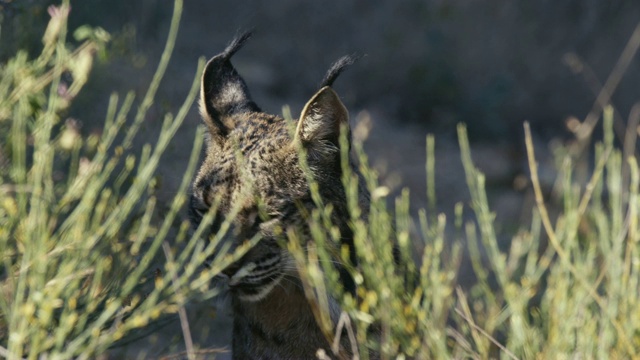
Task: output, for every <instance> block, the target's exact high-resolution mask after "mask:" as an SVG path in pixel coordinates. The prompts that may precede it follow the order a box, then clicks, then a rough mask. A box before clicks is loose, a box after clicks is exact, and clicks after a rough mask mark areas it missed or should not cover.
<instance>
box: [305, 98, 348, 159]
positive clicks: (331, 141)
mask: <svg viewBox="0 0 640 360" xmlns="http://www.w3.org/2000/svg"><path fill="white" fill-rule="evenodd" d="M343 124H344V125H346V126H349V112H348V111H347V109H346V108H345V107H344V105H343V104H342V101H340V98H339V97H338V94H336V92H335V91H333V89H331V88H330V87H329V86H325V87H323V88H322V89H320V91H318V92H317V93H316V94H315V95H313V97H312V98H311V100H309V102H307V104H306V105H305V106H304V109H302V113H301V114H300V120H299V121H298V127H297V129H296V141H297V142H299V143H301V144H302V145H303V146H305V147H307V148H309V150H310V151H316V152H317V151H320V152H326V151H327V150H337V149H338V146H339V143H340V127H341V126H342V125H343Z"/></svg>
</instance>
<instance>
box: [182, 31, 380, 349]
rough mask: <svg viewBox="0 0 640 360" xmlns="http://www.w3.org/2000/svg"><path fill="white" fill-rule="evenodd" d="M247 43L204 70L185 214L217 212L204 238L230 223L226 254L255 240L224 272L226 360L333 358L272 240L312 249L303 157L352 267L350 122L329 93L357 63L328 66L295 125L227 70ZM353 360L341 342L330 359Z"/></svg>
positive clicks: (288, 260)
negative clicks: (200, 144)
mask: <svg viewBox="0 0 640 360" xmlns="http://www.w3.org/2000/svg"><path fill="white" fill-rule="evenodd" d="M249 37H250V34H249V33H245V34H243V35H241V36H239V37H237V38H236V39H234V40H233V41H232V42H231V43H230V44H229V46H228V47H227V48H226V49H225V50H224V51H223V52H222V53H220V54H218V55H216V56H215V57H213V58H212V59H211V60H210V61H209V62H208V64H207V66H206V68H205V70H204V73H203V75H202V84H201V90H200V112H201V115H202V118H203V120H204V123H205V124H206V126H207V127H208V134H207V148H206V156H205V159H204V161H203V163H202V165H201V167H200V170H199V172H198V174H197V176H196V178H195V181H194V183H193V191H192V196H191V199H190V206H189V214H190V217H191V220H192V223H193V225H194V226H198V225H199V224H200V222H201V221H202V219H203V217H204V216H205V214H206V213H207V211H208V210H209V209H210V208H211V207H212V206H214V204H215V207H216V209H217V211H216V214H217V215H216V217H215V219H214V221H213V225H212V226H211V228H210V229H208V230H207V231H208V234H209V235H213V234H216V233H217V232H218V231H219V230H220V226H221V224H222V223H223V221H224V220H225V219H227V218H233V225H232V227H231V229H230V230H229V231H228V232H227V235H226V236H225V238H224V239H223V241H222V242H221V246H220V247H221V248H222V247H225V246H226V247H225V248H226V249H228V250H226V251H233V250H234V249H235V248H237V247H238V246H240V245H241V244H243V243H245V242H246V241H248V240H250V239H256V238H259V239H260V240H259V241H258V243H257V244H256V245H255V246H254V247H253V248H251V250H249V251H248V252H247V253H246V254H245V255H244V256H243V257H242V258H241V259H240V260H238V261H237V262H235V263H233V264H231V265H230V266H228V267H227V268H226V269H224V270H223V271H222V272H223V274H224V275H226V277H227V281H228V286H229V288H230V295H231V304H232V311H233V345H232V351H233V358H234V359H315V358H316V353H317V351H318V350H319V349H324V351H325V352H326V353H327V354H332V352H331V350H330V344H329V342H328V340H327V338H326V337H325V335H324V334H323V333H322V331H321V330H320V328H319V326H318V325H317V323H316V320H315V318H314V316H313V313H312V311H311V307H310V305H309V303H308V302H307V299H306V298H305V295H304V292H303V289H302V284H301V280H300V277H299V275H298V272H297V270H296V266H295V263H294V260H293V258H292V256H291V255H290V254H289V253H288V251H287V249H285V248H283V247H282V246H281V244H282V242H280V241H279V240H278V239H281V238H282V235H279V230H280V231H287V229H292V228H295V229H297V231H299V232H300V234H302V240H301V241H302V242H303V246H307V244H309V243H310V242H312V241H313V239H312V237H311V236H310V235H309V227H308V221H309V220H308V217H309V214H310V213H311V211H312V210H313V209H314V208H315V207H316V205H315V204H314V201H313V200H312V197H311V190H310V186H309V183H308V181H307V179H308V174H305V172H304V171H303V168H302V167H301V165H300V159H299V156H300V155H299V154H301V151H300V149H301V148H302V149H304V150H305V153H306V154H307V155H306V162H307V164H308V167H309V168H310V169H311V172H312V176H313V177H314V179H315V181H317V183H318V185H319V193H320V195H321V197H322V200H323V203H324V204H331V206H332V208H333V212H332V216H333V219H332V220H333V223H334V224H336V226H337V227H338V228H339V230H340V236H341V241H342V245H347V246H348V247H349V248H350V250H351V253H350V254H351V261H352V262H355V254H354V251H353V235H352V232H351V229H350V227H349V223H348V221H349V214H348V210H347V201H346V195H345V190H344V187H343V185H342V181H341V172H342V167H341V163H340V141H339V138H340V129H341V128H348V122H349V114H348V111H347V109H346V108H345V106H344V105H343V104H342V102H341V101H340V98H339V97H338V95H337V94H336V92H335V91H334V90H333V89H332V85H333V82H334V80H335V79H336V78H337V77H338V75H339V74H340V73H341V72H342V70H343V69H344V68H345V67H346V66H348V65H350V64H351V63H353V61H354V59H353V58H352V57H349V56H347V57H343V58H341V59H339V60H338V61H337V62H335V63H334V64H333V65H332V66H331V67H330V69H329V70H328V72H327V74H326V76H325V78H324V80H323V81H322V83H321V85H320V87H319V90H318V91H317V92H316V93H315V94H313V96H311V98H310V100H309V101H308V102H307V104H306V105H305V106H304V109H303V110H302V113H301V114H300V117H299V119H298V120H297V122H296V124H291V123H290V121H287V120H285V119H284V118H282V117H280V116H277V115H271V114H267V113H264V112H262V110H261V109H260V107H258V105H257V104H256V103H255V102H254V101H253V100H252V99H251V96H250V94H249V90H248V89H247V85H246V84H245V82H244V80H243V79H242V77H240V75H239V74H238V72H237V71H236V70H235V68H234V67H233V65H232V64H231V57H232V56H233V55H234V53H236V51H238V50H239V49H240V48H241V47H242V45H243V44H244V43H245V42H246V40H248V39H249ZM294 128H295V131H291V129H294ZM349 144H350V140H349ZM351 166H352V168H353V165H351ZM354 171H355V169H354ZM361 188H362V187H361ZM359 197H360V200H359V201H360V203H361V206H362V207H363V208H366V206H367V204H368V201H369V200H368V195H367V194H366V192H365V191H364V190H361V193H360V195H359ZM220 251H221V250H220ZM218 252H219V251H218ZM216 255H217V253H214V256H216ZM342 265H343V264H336V265H335V266H336V267H337V269H338V270H339V271H340V274H341V280H342V282H343V285H344V287H345V289H346V290H347V291H353V288H354V285H353V281H352V280H351V278H350V277H349V275H348V273H347V271H346V270H345V269H344V268H343V266H342ZM352 265H353V264H352ZM330 310H331V318H332V320H333V321H334V324H335V323H336V322H337V320H338V317H339V315H340V307H339V305H338V302H337V301H336V300H335V299H330ZM331 357H332V358H336V355H331ZM351 357H352V354H351V344H350V343H349V341H348V339H347V337H346V336H342V338H341V346H340V353H339V354H338V355H337V358H345V359H347V358H351ZM370 357H372V358H377V356H376V355H375V354H371V355H370Z"/></svg>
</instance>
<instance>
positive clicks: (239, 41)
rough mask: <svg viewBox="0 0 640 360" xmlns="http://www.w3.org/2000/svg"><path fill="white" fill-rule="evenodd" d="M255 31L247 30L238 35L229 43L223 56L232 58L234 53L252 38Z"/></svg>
mask: <svg viewBox="0 0 640 360" xmlns="http://www.w3.org/2000/svg"><path fill="white" fill-rule="evenodd" d="M252 35H253V33H252V32H251V31H246V32H244V33H242V34H240V36H236V37H235V38H234V39H233V40H231V43H230V44H229V45H227V48H226V49H224V52H223V53H222V54H221V55H222V57H223V58H225V59H230V58H231V57H232V56H233V54H235V53H236V52H237V51H238V50H240V48H241V47H243V46H244V43H245V42H247V40H249V39H250V38H251V36H252Z"/></svg>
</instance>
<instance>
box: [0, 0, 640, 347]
mask: <svg viewBox="0 0 640 360" xmlns="http://www.w3.org/2000/svg"><path fill="white" fill-rule="evenodd" d="M181 5H182V1H181V0H176V1H175V9H174V16H173V19H172V25H171V30H170V33H169V38H168V40H167V45H166V48H165V51H164V53H163V55H162V58H161V60H160V64H159V66H158V70H157V72H156V74H155V76H154V78H153V80H152V83H151V84H150V86H149V89H148V92H147V93H146V95H145V96H144V98H143V99H142V100H141V101H140V103H139V107H138V109H137V111H136V112H135V114H134V115H133V116H130V115H129V114H130V111H131V109H132V107H133V104H134V96H133V94H132V93H129V94H128V95H127V96H125V98H124V99H122V100H121V99H120V97H119V96H118V95H117V94H114V95H112V96H111V98H110V105H109V110H108V112H107V114H106V119H105V123H104V129H105V130H104V133H103V134H102V135H100V136H89V137H87V138H83V137H82V136H81V135H80V133H79V131H78V129H77V127H76V126H75V124H74V122H73V121H72V120H67V121H64V122H63V121H62V119H64V117H65V116H64V114H65V111H66V109H67V108H68V106H69V104H70V103H71V101H73V98H74V97H75V96H76V95H77V94H78V92H79V91H80V90H81V89H82V86H83V85H84V83H85V82H86V80H87V78H88V76H89V74H90V69H91V64H92V61H93V57H94V55H95V53H96V52H98V51H103V50H104V47H105V43H106V41H107V40H108V34H106V33H105V32H104V31H103V30H101V29H92V28H89V27H82V28H80V29H78V30H77V31H76V32H75V37H76V39H77V40H78V41H81V43H80V45H78V46H76V47H75V48H73V47H71V45H70V44H68V43H67V42H66V38H67V29H66V20H67V15H68V11H69V5H68V1H65V2H63V4H62V5H61V6H60V7H52V8H50V14H51V17H52V18H51V21H50V22H49V25H48V27H47V30H46V32H45V35H44V37H43V43H44V48H43V50H42V52H41V54H40V55H39V56H38V57H36V58H33V59H29V58H28V56H27V54H26V53H24V52H18V53H17V54H16V55H15V56H14V57H13V58H12V59H10V60H9V61H8V62H7V63H6V64H4V65H2V67H1V68H0V99H1V100H0V139H1V140H2V148H0V249H2V251H1V253H0V259H1V262H0V355H1V356H4V357H7V358H22V357H28V358H39V357H41V356H42V357H51V358H93V357H95V356H97V355H98V354H102V353H104V352H105V351H107V350H108V349H109V348H110V347H112V346H114V345H116V344H117V343H118V342H119V341H122V340H123V339H125V338H126V337H127V336H130V335H131V333H132V332H133V331H134V330H137V329H141V328H151V329H152V330H153V326H152V323H154V322H156V321H158V319H161V318H162V317H164V316H168V315H171V314H175V313H177V314H178V316H179V318H180V320H181V325H182V328H181V331H182V334H183V336H184V341H185V347H186V349H187V356H188V357H189V358H194V357H195V356H196V355H197V349H196V348H195V347H194V346H195V345H194V344H193V341H192V339H191V336H190V329H189V326H188V324H187V322H186V315H185V304H186V303H187V301H188V300H190V299H197V300H198V301H204V300H207V299H210V298H211V297H213V296H215V295H216V294H218V292H219V288H217V287H211V285H210V284H211V280H212V278H213V277H214V276H216V275H218V273H219V272H220V269H223V268H224V267H225V266H226V265H227V264H229V263H230V262H232V261H234V259H237V258H238V257H239V256H242V254H243V252H244V251H246V250H247V249H248V248H249V247H250V246H252V244H251V243H248V244H247V245H246V246H244V247H242V248H240V249H239V250H238V251H237V252H236V253H234V254H220V255H219V256H217V257H216V258H215V259H214V260H213V262H212V264H211V267H210V268H209V269H203V267H202V266H201V264H202V262H203V261H204V259H205V258H207V257H208V256H209V255H210V254H211V253H212V252H213V247H214V246H215V245H216V243H217V242H218V241H219V240H220V239H221V238H222V237H223V236H224V235H225V234H224V232H225V231H227V230H228V228H229V224H230V223H231V221H232V220H233V219H227V220H226V222H225V223H224V224H223V225H222V226H221V231H220V232H219V233H218V234H214V235H213V239H212V240H213V241H211V242H210V243H207V244H205V243H204V242H200V241H199V238H200V237H201V234H202V233H203V231H204V230H205V229H206V228H207V227H208V226H209V225H210V224H211V221H212V220H213V218H214V216H215V214H214V211H211V212H209V213H208V214H207V216H206V217H205V219H204V220H203V222H202V224H201V226H200V227H199V228H198V229H193V231H192V232H190V231H189V224H188V223H187V222H183V221H180V220H179V218H178V214H179V212H180V211H181V210H182V208H183V206H184V203H185V199H186V191H187V188H188V186H189V183H190V181H191V176H192V174H193V171H194V168H195V165H196V162H197V161H198V156H199V154H200V149H201V145H202V143H201V141H202V138H203V130H200V131H199V132H198V134H197V135H196V138H195V141H194V147H193V150H192V155H191V158H190V162H189V166H188V171H187V173H186V175H185V177H184V179H183V181H182V183H181V186H180V188H179V189H178V190H177V192H176V195H175V198H174V199H173V201H172V203H171V204H170V205H169V207H168V210H167V211H162V212H160V211H159V210H158V209H157V208H158V206H157V205H158V204H157V201H156V197H155V195H154V189H155V178H154V175H155V171H156V169H157V166H158V164H159V162H160V161H161V156H162V154H163V152H164V151H165V149H166V147H167V145H168V144H169V141H170V140H171V137H172V136H173V134H175V132H176V130H177V129H178V127H179V126H180V125H181V124H182V122H183V120H184V118H185V116H186V113H187V111H188V109H189V108H190V107H191V105H192V103H193V100H194V98H195V96H196V93H197V89H198V84H199V73H200V71H201V70H202V67H203V61H202V60H201V61H200V63H199V67H198V70H197V72H196V76H195V79H194V82H193V86H192V88H191V91H190V93H189V94H188V95H187V97H186V99H185V102H184V104H183V106H182V107H181V108H180V109H179V111H178V112H177V113H176V115H175V116H174V115H172V114H167V115H166V116H165V118H164V123H163V126H162V131H161V134H160V136H159V138H158V141H157V143H156V144H153V145H146V146H145V147H144V148H143V151H142V153H141V154H138V155H136V154H134V153H133V152H132V151H131V147H132V144H133V143H134V141H135V136H136V132H137V131H138V129H139V128H140V125H141V123H142V122H143V121H144V119H145V115H146V112H147V110H148V109H149V107H150V106H151V104H152V102H153V98H154V95H155V93H156V90H157V89H158V86H159V84H160V81H161V79H162V76H163V74H164V72H165V69H166V66H167V63H168V61H169V58H170V54H171V51H172V49H173V45H174V43H175V39H176V34H177V29H178V23H179V18H180V14H181ZM130 118H131V119H130ZM612 119H613V113H612V110H610V109H609V110H607V111H605V114H604V117H603V124H604V125H603V128H604V133H605V135H604V140H603V141H602V142H601V143H598V144H597V145H596V147H595V154H596V156H595V165H594V170H593V175H592V176H591V178H590V179H589V181H588V182H587V183H586V184H585V185H580V182H579V181H577V180H576V178H575V176H574V174H573V173H572V166H573V162H574V161H575V160H574V159H575V158H576V156H575V155H571V154H570V152H568V151H565V152H562V151H558V154H559V155H558V156H560V157H561V158H560V159H559V161H558V162H559V163H560V164H562V168H561V169H560V177H559V185H560V189H561V192H560V193H561V199H562V206H561V209H560V210H559V213H558V215H557V217H556V218H555V224H553V223H552V221H553V220H552V218H551V216H550V215H549V211H548V210H547V207H546V205H545V200H544V197H543V194H542V191H541V189H540V184H539V182H538V180H537V168H536V159H535V156H534V149H533V146H532V145H531V135H530V133H529V131H528V126H525V134H526V139H527V150H528V155H529V164H530V166H531V179H532V184H533V189H534V191H535V196H536V208H537V211H535V212H534V216H533V218H532V220H531V224H530V225H528V226H526V227H524V226H523V228H522V229H521V230H520V231H519V232H518V233H517V234H515V235H514V236H513V238H512V241H511V244H510V247H509V249H508V250H507V251H502V250H500V248H499V247H498V240H497V234H496V231H495V228H494V225H493V221H494V215H493V213H492V212H491V211H490V207H489V204H488V201H487V196H486V193H485V190H484V177H483V175H482V173H481V172H480V171H479V170H478V169H476V168H475V167H474V165H473V162H472V154H471V151H470V147H469V142H468V139H467V132H466V128H465V127H464V126H463V125H460V126H459V127H458V136H459V142H460V149H461V159H462V163H463V165H464V169H465V176H466V179H467V184H468V187H469V190H470V193H471V198H472V201H471V206H470V210H471V211H472V212H473V214H474V219H473V220H472V221H466V222H465V220H464V219H465V217H463V214H464V212H465V211H468V210H467V207H466V206H465V205H463V204H458V206H457V207H456V213H455V219H454V221H453V228H454V229H453V231H447V225H448V222H447V218H446V216H445V215H444V214H436V212H435V204H436V199H435V196H436V191H435V189H436V184H435V183H434V180H433V179H434V177H433V171H434V168H435V165H434V164H435V161H436V159H435V158H434V141H435V140H434V138H433V137H428V140H427V152H428V159H427V173H428V174H429V175H430V176H429V180H428V186H427V188H428V194H427V197H428V203H429V204H432V206H431V208H430V209H429V211H426V210H423V211H421V212H420V213H419V216H418V219H417V221H416V222H415V223H416V224H414V221H413V219H412V218H411V216H410V214H409V198H410V194H409V192H408V191H404V192H403V194H402V196H401V197H399V198H398V199H395V210H394V211H391V210H390V209H389V206H388V204H389V199H387V196H388V190H387V189H385V188H384V187H381V186H379V184H378V182H377V178H376V174H375V172H374V171H373V170H371V169H370V168H369V167H368V165H367V158H366V155H365V154H364V153H363V151H362V144H360V143H355V144H354V148H355V152H356V154H357V155H358V156H357V157H358V159H359V166H360V171H361V172H362V174H363V175H364V177H365V178H366V186H367V187H368V189H369V191H370V193H371V195H372V202H371V206H370V208H368V209H361V208H359V207H358V201H357V193H358V192H357V186H359V181H358V177H357V176H356V174H353V173H352V172H351V171H350V169H349V167H348V166H346V164H348V157H349V154H348V153H347V152H344V153H343V154H342V156H343V163H344V164H345V166H343V182H344V185H345V188H346V189H348V191H347V192H348V199H349V202H350V203H349V208H350V215H351V222H352V228H353V231H354V236H355V239H354V241H355V245H356V255H357V258H358V260H359V261H358V263H359V266H358V267H356V268H352V269H350V271H351V274H352V276H353V278H354V280H355V282H356V284H357V285H358V289H357V291H356V293H355V295H352V294H349V293H346V294H345V293H342V291H341V289H340V286H339V285H338V277H339V276H338V274H337V273H336V271H335V269H334V268H333V267H332V266H331V263H332V262H333V261H335V260H336V258H337V259H338V260H343V259H345V260H346V259H348V258H349V254H347V253H344V252H343V253H340V254H335V253H332V252H331V251H330V250H329V249H332V248H335V246H327V245H328V244H329V243H330V242H334V241H335V242H337V241H339V238H340V235H339V232H337V231H336V228H335V227H334V226H333V224H331V222H330V218H331V217H330V212H331V208H330V207H325V206H321V205H322V204H321V202H322V199H320V198H319V196H317V194H315V199H316V201H317V204H318V205H319V206H318V207H317V209H316V210H315V211H314V212H313V213H312V214H311V219H312V220H311V230H312V235H313V239H314V241H313V243H312V244H311V245H308V246H307V247H306V248H304V249H303V247H302V246H301V244H300V239H298V238H297V237H296V235H295V232H287V234H288V236H287V237H283V241H284V244H283V246H287V247H288V249H289V250H290V251H291V252H292V254H293V255H294V257H295V259H296V263H297V266H298V270H299V272H300V275H301V278H302V279H303V282H304V286H305V293H306V294H307V297H308V298H309V301H311V302H312V303H313V304H314V306H313V307H314V308H315V309H317V311H316V313H315V314H316V316H317V320H318V323H319V324H321V326H322V328H323V330H324V331H325V334H326V335H327V338H328V339H334V338H335V334H342V331H341V330H340V329H342V328H346V329H347V334H348V335H349V336H350V338H351V341H352V345H353V347H354V349H357V352H358V353H359V356H360V357H361V358H364V359H366V358H368V351H367V349H370V348H373V349H376V350H377V351H380V352H381V354H383V357H384V358H393V357H399V358H405V357H414V358H419V359H423V358H451V357H454V358H462V357H471V358H489V357H497V356H501V357H505V358H533V357H537V358H557V357H585V358H592V357H608V356H612V357H619V358H627V357H634V356H637V354H638V352H640V331H639V330H638V329H640V299H639V297H640V247H639V246H638V240H639V231H638V230H639V229H638V211H639V208H640V203H639V201H638V186H639V184H640V176H639V172H638V165H637V162H636V160H635V158H634V157H627V158H625V159H623V155H622V152H621V151H620V150H618V149H617V148H616V147H615V146H614V140H613V133H612V127H613V126H612V122H613V120H612ZM125 124H128V129H127V130H123V129H124V127H125ZM344 140H345V139H344V138H343V141H344ZM342 148H343V149H346V148H347V146H342ZM310 181H313V179H310ZM363 214H366V216H363ZM467 218H468V217H467ZM364 219H367V220H364ZM169 238H172V239H175V240H174V241H171V242H169V241H168V240H167V239H169ZM463 241H464V243H465V245H466V247H467V248H468V256H463V251H462V249H463V246H462V245H463ZM394 247H395V248H396V249H397V250H398V251H397V253H398V256H397V258H396V257H394V255H393V254H394ZM161 248H162V250H163V251H160V249H161ZM462 259H465V260H464V261H470V262H471V264H472V267H473V269H474V272H475V275H476V277H477V282H476V283H475V284H474V285H473V286H472V287H471V288H469V289H463V288H461V287H458V286H457V285H456V276H457V269H458V267H459V265H460V262H461V261H463V260H462ZM328 292H330V293H332V294H334V295H335V296H338V297H339V298H340V299H341V301H342V305H343V307H342V310H343V316H342V317H341V320H340V323H339V324H332V323H331V321H330V320H329V317H328V315H327V314H328V309H327V301H326V296H327V293H328ZM336 328H337V329H336ZM374 328H375V329H377V330H376V331H375V332H377V333H379V334H380V337H379V338H378V337H375V338H372V337H370V336H368V334H370V332H369V331H367V330H370V329H374ZM205 345H206V344H205ZM319 356H321V357H322V356H324V357H332V356H333V355H332V354H330V353H329V354H324V355H322V354H320V355H319Z"/></svg>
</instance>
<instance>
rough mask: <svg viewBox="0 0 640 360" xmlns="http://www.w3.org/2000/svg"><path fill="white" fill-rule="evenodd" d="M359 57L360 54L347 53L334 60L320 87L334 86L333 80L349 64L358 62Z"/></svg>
mask: <svg viewBox="0 0 640 360" xmlns="http://www.w3.org/2000/svg"><path fill="white" fill-rule="evenodd" d="M358 59H360V56H357V55H345V56H343V57H341V58H340V59H338V60H336V62H334V63H333V65H331V67H330V68H329V71H327V74H326V75H325V76H324V79H323V80H322V83H321V85H320V87H321V88H323V87H325V86H333V82H334V81H335V80H336V79H337V78H338V76H339V75H340V74H341V73H342V72H343V71H344V69H345V68H346V67H347V66H349V65H353V63H354V62H356V61H357V60H358Z"/></svg>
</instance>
